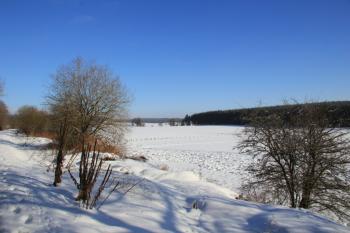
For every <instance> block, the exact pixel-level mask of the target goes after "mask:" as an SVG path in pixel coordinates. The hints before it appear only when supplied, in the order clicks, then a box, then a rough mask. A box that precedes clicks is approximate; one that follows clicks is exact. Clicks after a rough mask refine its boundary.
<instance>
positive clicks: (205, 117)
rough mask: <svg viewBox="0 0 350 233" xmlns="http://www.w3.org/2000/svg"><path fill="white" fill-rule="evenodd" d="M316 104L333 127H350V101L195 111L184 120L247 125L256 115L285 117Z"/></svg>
mask: <svg viewBox="0 0 350 233" xmlns="http://www.w3.org/2000/svg"><path fill="white" fill-rule="evenodd" d="M305 104H307V105H317V107H320V108H322V109H323V110H324V111H326V115H327V119H328V122H329V124H330V125H332V126H335V127H350V101H332V102H318V103H304V104H284V105H277V106H269V107H256V108H246V109H234V110H218V111H209V112H202V113H195V114H193V115H191V116H186V119H185V120H186V121H189V122H191V123H192V124H194V125H238V126H244V125H249V123H250V121H251V119H252V118H253V117H254V116H256V115H259V116H264V117H265V116H266V117H268V116H269V115H272V114H285V115H288V117H287V118H286V119H291V118H293V116H297V114H298V112H299V111H300V109H301V107H302V106H303V105H305Z"/></svg>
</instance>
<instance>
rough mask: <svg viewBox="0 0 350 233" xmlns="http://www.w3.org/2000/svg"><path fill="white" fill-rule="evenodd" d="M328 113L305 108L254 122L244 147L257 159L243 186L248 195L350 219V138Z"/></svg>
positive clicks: (310, 107) (303, 106)
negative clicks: (331, 120) (330, 119)
mask: <svg viewBox="0 0 350 233" xmlns="http://www.w3.org/2000/svg"><path fill="white" fill-rule="evenodd" d="M328 113H329V112H328V111H327V110H326V109H323V108H322V107H321V106H318V105H316V104H310V105H309V104H305V105H302V106H301V107H300V106H296V107H295V109H294V110H293V109H290V111H288V112H281V113H278V114H277V113H276V114H270V115H269V116H268V117H266V115H264V113H263V112H262V113H259V112H258V113H257V115H256V116H254V117H253V118H252V119H251V120H250V122H252V123H251V126H250V127H247V128H246V129H245V136H246V137H245V139H244V140H243V141H242V143H241V144H240V149H241V150H242V151H243V153H247V154H250V155H253V156H254V158H255V159H254V162H253V163H252V164H251V165H250V166H249V167H248V172H249V173H250V175H251V176H250V179H249V180H248V181H247V182H246V184H245V185H244V186H243V190H245V191H246V193H247V194H248V197H250V198H256V199H257V201H263V202H270V203H275V204H285V205H289V206H290V207H292V208H304V209H309V208H311V209H314V210H318V211H322V212H323V211H325V212H326V213H333V214H335V215H336V216H337V217H338V218H340V219H341V220H343V219H350V202H349V200H350V179H349V178H350V169H349V164H350V140H349V136H348V133H347V131H346V130H343V129H339V128H336V126H335V125H334V124H333V122H330V121H329V118H328V117H327V114H328Z"/></svg>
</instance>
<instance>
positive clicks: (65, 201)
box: [0, 127, 350, 233]
mask: <svg viewBox="0 0 350 233" xmlns="http://www.w3.org/2000/svg"><path fill="white" fill-rule="evenodd" d="M159 128H160V127H159ZM180 128H181V127H179V128H177V129H175V128H174V129H171V130H170V131H168V133H166V131H167V130H165V127H164V131H163V129H157V130H159V131H162V132H161V133H160V134H159V135H160V136H153V137H162V138H163V140H162V141H161V140H153V141H154V142H155V143H154V144H152V143H149V144H148V143H147V141H152V140H151V139H150V140H144V139H145V138H152V135H151V134H148V133H146V132H145V131H144V132H138V133H137V132H136V131H138V130H139V129H135V131H134V129H133V132H131V133H132V134H133V135H135V136H134V137H129V141H132V142H131V144H133V145H134V146H136V145H139V146H140V148H136V147H134V148H135V153H136V152H137V151H138V152H140V153H141V152H147V150H149V151H150V152H151V153H154V155H153V156H151V160H155V158H156V157H157V156H159V157H161V159H162V160H161V161H159V163H161V162H164V163H167V164H170V166H171V167H170V168H169V171H163V170H160V169H159V168H158V166H155V164H156V162H155V161H151V162H147V163H143V162H138V161H133V160H124V161H113V162H110V163H111V164H112V166H113V170H114V171H115V172H114V173H113V177H117V179H119V180H120V181H122V182H123V183H129V184H135V183H137V182H139V181H141V182H140V183H139V184H138V185H136V186H135V187H134V188H133V189H132V190H130V191H129V192H128V193H127V194H126V195H123V192H124V191H125V189H123V186H122V187H121V188H120V189H119V192H114V193H113V194H112V195H111V197H110V198H109V199H108V201H106V203H105V205H103V206H102V207H101V208H100V209H98V210H97V209H94V210H85V209H83V208H81V207H79V204H78V203H77V202H76V201H75V200H74V198H75V196H76V194H77V190H76V188H75V186H74V184H73V182H72V180H71V179H70V177H69V175H68V174H67V172H65V173H64V175H63V183H62V185H61V186H60V187H53V186H52V185H51V183H52V180H53V171H52V169H49V170H48V165H49V164H50V163H49V161H50V158H51V157H52V156H51V153H50V152H48V151H45V150H40V146H43V145H45V144H46V143H49V140H47V139H43V138H27V137H24V136H21V135H16V134H15V131H14V130H6V131H1V132H0V232H1V233H5V232H53V233H55V232H57V233H58V232H146V233H147V232H300V233H301V232H302V233H304V232H340V233H342V232H350V231H349V228H346V227H344V226H341V225H339V224H336V223H334V222H332V221H330V220H328V219H326V218H324V217H322V216H318V215H315V214H312V213H311V212H308V211H306V210H296V209H290V208H286V207H279V206H269V205H262V204H257V203H251V202H245V201H240V200H235V197H236V196H237V194H236V193H235V192H234V191H231V189H229V188H227V187H222V186H219V183H220V182H219V181H217V182H215V183H214V182H208V179H207V178H206V177H203V176H202V175H201V174H199V173H197V172H196V170H186V169H185V168H179V167H176V166H175V165H176V164H177V163H175V161H176V158H175V159H174V160H173V162H169V161H168V160H166V159H165V156H170V155H172V154H174V155H176V153H179V152H180V151H182V150H181V149H183V151H184V152H183V153H184V154H183V155H182V157H178V158H177V159H178V160H180V159H183V160H184V161H181V162H182V163H183V164H185V163H187V162H189V163H191V162H192V163H193V164H194V167H193V168H195V167H196V166H199V165H198V164H199V163H201V162H197V160H196V159H195V157H196V155H195V154H192V155H191V152H193V153H196V154H197V156H203V158H201V159H202V160H201V161H202V163H205V162H204V161H205V160H206V158H207V156H209V157H208V158H209V159H211V160H212V161H216V160H217V159H220V158H225V156H228V155H229V153H232V152H230V151H231V150H230V148H231V146H232V145H231V144H229V145H228V143H229V141H230V140H228V137H227V135H232V132H234V131H237V129H235V128H234V127H221V129H220V127H218V128H215V127H209V128H207V127H198V128H193V127H188V128H183V129H182V130H185V131H188V134H187V133H186V134H185V135H182V134H181V132H180V131H181V129H180ZM214 129H215V132H216V131H217V132H221V134H214V135H207V131H208V130H209V131H211V132H212V131H214ZM140 130H141V128H140ZM172 130H174V131H176V132H172ZM141 131H143V130H141ZM190 131H195V133H190ZM238 131H239V130H238ZM173 133H175V135H177V136H176V137H177V139H176V140H175V142H174V140H172V139H169V138H171V137H173V136H172V134H173ZM138 134H139V137H137V135H138ZM142 134H143V135H142ZM220 135H221V136H220ZM225 138H226V140H227V141H225ZM221 140H224V141H223V142H221ZM157 141H159V142H157ZM205 141H206V143H205ZM211 141H212V142H211ZM186 142H187V143H186ZM181 143H183V145H182V144H181ZM196 143H197V145H200V146H201V147H200V148H203V149H200V150H196V149H195V146H194V145H195V144H196ZM226 143H227V144H226ZM206 144H207V145H206ZM147 145H150V146H149V148H146V147H147ZM157 145H158V147H157ZM155 148H158V149H159V150H156V149H155ZM220 148H222V150H220ZM139 150H141V151H139ZM172 151H173V153H171V152H172ZM198 151H199V152H200V153H199V152H198ZM210 152H213V156H212V157H210ZM219 152H220V153H222V154H220V153H219ZM201 153H202V154H201ZM188 154H189V155H190V156H189V157H190V158H189V159H188V160H185V157H186V156H185V155H188ZM217 155H219V157H217ZM220 156H223V157H220ZM235 156H237V155H235V154H234V156H233V157H235ZM226 160H227V161H226V162H223V165H221V166H222V167H224V168H225V169H226V167H225V166H226V165H225V164H226V163H231V162H232V161H235V160H228V157H227V159H226ZM178 164H181V163H180V161H179V163H178ZM218 164H220V163H219V162H215V166H214V167H218V166H219V165H218ZM233 167H234V166H233ZM211 168H212V167H211V166H209V164H208V165H205V166H203V169H204V170H202V172H203V171H207V170H210V169H211ZM73 173H75V175H76V172H73ZM212 174H213V175H215V174H216V173H215V169H214V170H213V173H212ZM217 174H219V176H218V177H216V178H215V179H219V178H221V177H220V176H221V175H220V174H221V173H220V170H219V171H218V173H217ZM232 187H235V186H232ZM193 203H196V205H197V206H198V209H194V208H192V206H193Z"/></svg>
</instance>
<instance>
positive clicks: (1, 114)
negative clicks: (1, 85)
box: [0, 100, 9, 130]
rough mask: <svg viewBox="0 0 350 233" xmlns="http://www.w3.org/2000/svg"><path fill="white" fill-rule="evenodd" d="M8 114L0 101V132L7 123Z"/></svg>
mask: <svg viewBox="0 0 350 233" xmlns="http://www.w3.org/2000/svg"><path fill="white" fill-rule="evenodd" d="M8 116H9V112H8V110H7V106H6V104H5V103H4V102H3V101H1V100H0V130H3V129H4V128H5V127H6V125H7V122H8Z"/></svg>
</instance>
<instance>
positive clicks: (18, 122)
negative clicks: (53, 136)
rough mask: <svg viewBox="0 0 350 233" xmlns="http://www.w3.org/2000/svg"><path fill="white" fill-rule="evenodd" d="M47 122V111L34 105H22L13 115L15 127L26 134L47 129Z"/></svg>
mask: <svg viewBox="0 0 350 233" xmlns="http://www.w3.org/2000/svg"><path fill="white" fill-rule="evenodd" d="M48 124H49V115H48V113H47V112H45V111H42V110H39V109H37V108H36V107H34V106H23V107H21V108H19V109H18V111H17V113H16V115H15V127H16V128H17V129H19V130H20V131H21V132H22V133H24V134H26V135H36V134H37V133H39V132H44V131H47V130H48Z"/></svg>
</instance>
